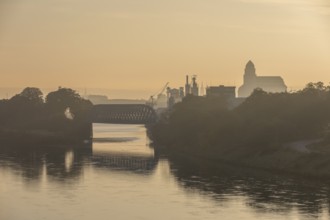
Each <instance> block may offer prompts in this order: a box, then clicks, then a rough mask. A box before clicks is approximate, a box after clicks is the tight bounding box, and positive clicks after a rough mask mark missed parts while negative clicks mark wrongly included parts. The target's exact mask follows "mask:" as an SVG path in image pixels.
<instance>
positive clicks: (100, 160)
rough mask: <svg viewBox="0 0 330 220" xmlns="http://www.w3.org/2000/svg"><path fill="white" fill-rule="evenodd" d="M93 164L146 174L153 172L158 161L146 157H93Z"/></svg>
mask: <svg viewBox="0 0 330 220" xmlns="http://www.w3.org/2000/svg"><path fill="white" fill-rule="evenodd" d="M92 160H93V164H94V165H96V166H100V167H109V168H119V169H120V170H128V171H142V172H147V171H151V170H154V169H155V167H156V165H157V163H158V159H157V158H155V157H153V156H152V157H151V156H150V157H147V156H132V155H131V156H129V155H116V154H114V155H93V157H92Z"/></svg>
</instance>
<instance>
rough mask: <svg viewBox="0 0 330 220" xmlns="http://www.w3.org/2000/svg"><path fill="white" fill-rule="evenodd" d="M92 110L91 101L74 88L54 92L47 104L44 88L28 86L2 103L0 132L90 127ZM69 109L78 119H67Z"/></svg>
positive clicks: (0, 108) (47, 98)
mask: <svg viewBox="0 0 330 220" xmlns="http://www.w3.org/2000/svg"><path fill="white" fill-rule="evenodd" d="M91 107H92V103H91V102H90V101H88V100H85V99H83V98H82V97H80V95H79V94H78V93H76V92H75V91H74V90H72V89H67V88H60V89H59V90H57V91H54V92H51V93H49V94H48V95H47V96H46V101H45V102H44V101H43V94H42V92H41V90H40V89H38V88H32V87H27V88H25V89H24V90H23V91H22V92H21V93H20V94H17V95H15V96H14V97H12V98H11V99H9V100H1V101H0V131H3V130H22V131H30V130H47V131H53V132H54V131H55V132H72V131H76V130H79V129H80V127H84V126H85V125H86V124H90V121H89V111H90V110H91ZM67 109H69V110H70V113H72V114H73V115H74V117H72V118H68V117H66V115H65V111H66V110H67Z"/></svg>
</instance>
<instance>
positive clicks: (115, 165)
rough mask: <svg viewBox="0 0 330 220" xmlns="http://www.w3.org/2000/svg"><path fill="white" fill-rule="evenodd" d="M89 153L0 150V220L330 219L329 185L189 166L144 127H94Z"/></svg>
mask: <svg viewBox="0 0 330 220" xmlns="http://www.w3.org/2000/svg"><path fill="white" fill-rule="evenodd" d="M94 137H95V140H94V141H93V144H92V146H65V147H33V148H31V146H30V147H29V150H24V146H21V148H20V150H14V149H11V150H9V149H8V148H6V147H5V146H1V147H0V220H39V219H51V220H59V219H61V220H66V219H67V220H73V219H79V220H91V219H97V220H103V219H107V220H108V219H116V220H121V219H152V220H154V219H166V220H168V219H178V220H180V219H198V220H200V219H203V220H204V219H272V220H273V219H295V220H296V219H329V202H330V201H329V199H330V188H329V186H330V185H329V184H328V182H324V181H323V182H315V181H310V180H306V179H297V178H289V177H284V176H275V175H271V174H268V173H260V172H256V171H251V170H244V171H242V170H237V168H232V167H226V166H222V165H217V168H216V169H215V168H214V166H212V165H210V164H208V163H207V161H204V162H197V161H187V160H186V159H185V160H183V159H178V158H176V159H174V158H171V159H169V158H167V157H166V156H164V155H161V154H159V153H158V152H155V151H154V150H153V149H152V148H151V147H149V144H150V143H149V140H148V138H147V136H146V130H145V128H144V127H143V126H139V125H103V124H95V125H94Z"/></svg>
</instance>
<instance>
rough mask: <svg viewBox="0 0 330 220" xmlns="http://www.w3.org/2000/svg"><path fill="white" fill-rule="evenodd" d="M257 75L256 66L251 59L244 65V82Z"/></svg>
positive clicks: (251, 79)
mask: <svg viewBox="0 0 330 220" xmlns="http://www.w3.org/2000/svg"><path fill="white" fill-rule="evenodd" d="M256 77H257V75H256V68H255V67H254V64H253V63H252V61H251V60H249V62H248V63H247V64H246V66H245V73H244V84H245V83H249V82H251V81H253V80H254V79H255V78H256Z"/></svg>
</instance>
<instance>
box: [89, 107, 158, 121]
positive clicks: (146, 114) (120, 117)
mask: <svg viewBox="0 0 330 220" xmlns="http://www.w3.org/2000/svg"><path fill="white" fill-rule="evenodd" d="M156 119H157V114H156V112H155V110H154V109H153V108H152V107H150V106H148V105H143V104H103V105H94V107H93V110H92V122H94V123H111V124H151V123H154V122H156Z"/></svg>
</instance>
